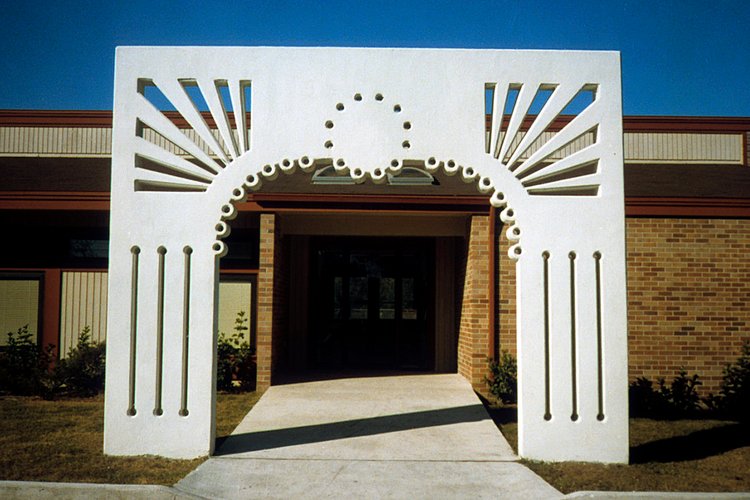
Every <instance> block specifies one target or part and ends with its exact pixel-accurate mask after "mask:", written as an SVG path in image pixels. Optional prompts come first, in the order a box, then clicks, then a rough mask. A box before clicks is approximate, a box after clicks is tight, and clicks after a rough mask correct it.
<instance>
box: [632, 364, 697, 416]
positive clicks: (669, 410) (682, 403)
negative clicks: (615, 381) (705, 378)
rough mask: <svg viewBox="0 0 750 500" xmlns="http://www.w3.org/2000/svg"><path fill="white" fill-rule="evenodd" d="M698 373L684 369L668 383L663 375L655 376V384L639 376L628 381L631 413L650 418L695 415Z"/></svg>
mask: <svg viewBox="0 0 750 500" xmlns="http://www.w3.org/2000/svg"><path fill="white" fill-rule="evenodd" d="M699 378H700V377H699V376H698V375H697V374H694V375H692V376H690V377H689V376H688V374H687V372H686V371H685V370H680V372H679V374H678V375H677V376H676V377H675V378H674V380H672V383H671V384H670V385H669V386H668V385H667V384H666V382H665V380H664V378H660V379H658V381H657V383H658V386H657V387H654V383H653V382H652V381H651V380H649V379H648V378H646V377H639V378H637V379H636V381H635V382H633V383H632V384H630V388H629V400H630V415H631V416H634V417H651V418H681V417H688V416H692V415H694V414H695V413H696V412H698V411H699V410H701V408H702V405H701V398H700V396H699V395H698V389H697V388H698V386H699V385H701V384H702V382H701V381H700V380H699Z"/></svg>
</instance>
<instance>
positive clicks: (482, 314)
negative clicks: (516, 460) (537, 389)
mask: <svg viewBox="0 0 750 500" xmlns="http://www.w3.org/2000/svg"><path fill="white" fill-rule="evenodd" d="M470 224H471V225H470V230H469V241H468V243H467V248H466V268H465V269H466V271H465V273H464V284H463V290H462V298H461V307H460V309H459V312H460V320H459V330H458V372H459V373H460V374H461V375H463V376H464V377H465V378H466V379H467V380H468V381H469V382H471V385H472V386H473V387H474V390H476V391H478V392H480V393H483V394H486V392H487V390H486V383H485V381H484V378H485V376H486V375H487V359H488V354H489V353H488V336H489V332H490V328H489V307H490V306H489V257H490V256H489V239H488V238H489V226H488V219H487V217H486V216H479V215H475V216H472V217H471V223H470Z"/></svg>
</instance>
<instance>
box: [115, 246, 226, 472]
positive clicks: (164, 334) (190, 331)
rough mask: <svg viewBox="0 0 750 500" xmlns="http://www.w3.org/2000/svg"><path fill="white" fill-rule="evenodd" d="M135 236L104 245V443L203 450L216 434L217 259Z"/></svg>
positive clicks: (165, 452) (186, 452) (187, 453)
mask: <svg viewBox="0 0 750 500" xmlns="http://www.w3.org/2000/svg"><path fill="white" fill-rule="evenodd" d="M186 234H189V233H186ZM117 239H119V238H118V235H113V240H114V241H116V240H117ZM165 240H166V241H170V238H165ZM138 241H139V240H138V238H135V239H133V240H131V241H130V242H129V244H124V245H117V244H115V245H113V250H112V251H111V254H110V262H111V265H110V276H111V278H112V279H111V280H110V286H109V302H110V304H116V305H117V306H116V307H110V308H109V314H110V316H109V318H108V333H107V353H108V355H107V373H106V380H107V388H106V389H107V390H106V392H105V418H104V422H105V425H104V452H105V453H107V454H111V455H144V454H153V455H162V456H169V457H175V458H194V457H199V456H205V455H207V454H211V453H212V452H213V449H214V441H215V431H214V429H215V408H216V390H215V387H216V366H215V363H216V361H215V359H216V333H215V332H216V317H215V304H216V301H217V297H216V295H217V291H218V286H217V284H218V258H217V256H216V253H215V251H214V249H212V248H211V247H210V246H208V247H207V246H206V245H200V243H198V244H195V242H190V241H184V242H180V241H175V240H174V239H171V241H170V242H169V243H166V244H164V245H159V246H156V245H153V244H150V243H145V244H138ZM205 290H211V291H213V292H211V293H209V294H204V293H201V292H202V291H205Z"/></svg>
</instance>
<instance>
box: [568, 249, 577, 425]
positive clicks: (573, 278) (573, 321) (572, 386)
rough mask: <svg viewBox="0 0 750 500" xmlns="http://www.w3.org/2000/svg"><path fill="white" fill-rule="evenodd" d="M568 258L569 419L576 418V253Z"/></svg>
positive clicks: (570, 254) (573, 419)
mask: <svg viewBox="0 0 750 500" xmlns="http://www.w3.org/2000/svg"><path fill="white" fill-rule="evenodd" d="M568 258H569V259H570V389H571V390H570V393H571V397H572V406H573V411H572V412H571V413H570V419H571V420H572V421H573V422H575V421H576V420H578V378H577V376H576V371H577V359H576V253H575V252H570V253H569V254H568Z"/></svg>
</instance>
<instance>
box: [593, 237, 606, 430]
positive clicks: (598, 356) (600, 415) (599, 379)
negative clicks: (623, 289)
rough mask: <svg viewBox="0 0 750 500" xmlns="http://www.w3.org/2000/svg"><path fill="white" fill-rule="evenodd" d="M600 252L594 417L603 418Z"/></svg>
mask: <svg viewBox="0 0 750 500" xmlns="http://www.w3.org/2000/svg"><path fill="white" fill-rule="evenodd" d="M601 260H602V254H601V252H598V251H597V252H594V262H595V263H596V369H597V391H598V393H599V413H598V414H597V415H596V419H597V420H599V421H600V422H601V421H602V420H604V372H603V370H604V366H603V363H602V271H601Z"/></svg>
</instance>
